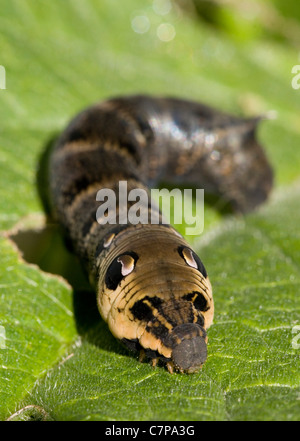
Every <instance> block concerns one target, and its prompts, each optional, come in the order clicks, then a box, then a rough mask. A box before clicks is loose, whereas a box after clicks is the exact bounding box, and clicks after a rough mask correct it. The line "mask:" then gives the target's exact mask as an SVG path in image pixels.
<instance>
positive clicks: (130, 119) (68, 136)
mask: <svg viewBox="0 0 300 441" xmlns="http://www.w3.org/2000/svg"><path fill="white" fill-rule="evenodd" d="M259 120H260V118H249V119H243V118H237V117H234V116H231V115H227V114H225V113H222V112H219V111H217V110H215V109H212V108H210V107H208V106H205V105H203V104H200V103H196V102H192V101H187V100H180V99H177V98H154V97H149V96H129V97H120V98H114V99H111V100H108V101H105V102H103V103H100V104H96V105H94V106H92V107H90V108H88V109H86V110H84V111H83V112H81V113H80V114H79V115H78V116H76V117H75V118H74V119H73V120H72V121H71V122H70V124H69V125H68V127H67V128H66V129H65V131H64V132H63V133H62V135H61V136H60V138H59V139H58V141H57V143H56V145H55V148H54V150H53V152H52V155H51V157H50V195H51V203H52V215H53V217H54V218H55V219H57V220H58V221H59V222H60V223H61V225H62V226H63V227H64V230H65V233H66V236H67V237H68V238H69V239H70V241H71V242H72V245H73V249H74V252H75V253H76V254H77V255H78V256H79V258H80V259H81V261H82V263H83V265H84V266H85V268H86V270H87V272H88V275H89V278H90V281H91V283H92V284H93V285H94V286H95V290H96V293H97V302H98V307H99V312H100V314H101V316H102V317H103V319H104V320H105V321H106V322H107V323H108V326H109V328H110V330H111V332H112V333H113V334H114V335H115V336H116V338H118V339H119V340H120V341H122V342H123V343H125V344H126V346H127V347H129V348H130V349H135V350H139V351H140V350H141V351H143V353H144V354H146V356H147V357H150V358H152V361H153V364H155V363H156V362H157V360H158V359H159V360H161V361H162V362H163V363H165V364H166V365H167V367H168V369H169V370H170V372H171V371H173V369H176V370H179V371H180V372H189V373H190V372H195V371H197V370H199V368H200V367H201V366H202V364H203V363H204V362H205V359H206V356H207V351H206V343H207V335H206V330H207V329H208V328H209V326H210V325H211V323H212V320H213V312H214V304H213V298H212V290H211V285H210V281H209V278H208V275H207V271H206V269H205V267H204V264H203V263H202V261H201V260H200V258H199V256H197V254H196V253H195V252H194V251H193V250H192V249H191V247H190V246H189V245H188V243H187V242H186V241H185V239H184V238H183V237H182V236H181V235H180V234H178V233H177V232H176V231H175V230H174V228H173V227H171V226H169V225H165V224H164V222H163V218H162V214H161V213H160V212H159V210H158V208H157V207H152V205H151V204H150V203H148V202H147V203H144V202H143V203H141V205H140V207H139V210H140V213H143V214H146V215H147V216H148V215H149V213H150V214H151V213H152V212H154V211H155V212H156V213H158V214H159V216H158V223H157V224H151V223H148V224H143V223H137V224H134V223H130V222H129V221H128V223H126V222H125V224H124V223H123V224H122V223H120V222H121V219H120V211H119V208H118V205H117V206H116V208H115V209H114V210H115V211H114V212H113V214H114V216H115V218H116V224H114V225H112V224H103V225H102V224H100V223H99V222H100V221H101V216H102V217H103V216H106V214H105V213H104V212H101V213H102V214H101V216H100V219H99V218H97V212H98V208H99V202H98V201H97V194H98V191H99V190H101V189H102V188H107V189H110V190H114V192H115V194H116V202H119V196H118V191H117V189H118V185H119V182H120V181H126V182H127V191H128V192H129V191H130V190H132V189H135V188H138V189H143V190H145V191H146V194H147V195H148V194H149V190H148V186H151V185H154V184H155V182H159V181H161V180H162V179H163V180H164V181H165V182H172V183H174V184H181V183H183V182H186V183H187V184H188V185H196V186H197V187H198V188H199V187H200V188H201V187H203V188H204V189H205V190H206V191H210V192H213V193H214V194H216V195H218V196H219V197H221V198H223V199H224V200H225V201H227V202H229V203H230V204H231V206H232V208H233V209H234V210H235V211H237V212H242V213H246V212H248V211H251V210H252V209H254V208H255V207H256V206H258V205H259V204H260V203H262V202H263V201H264V200H265V199H266V198H267V196H268V194H269V192H270V189H271V187H272V181H273V174H272V169H271V167H270V165H269V163H268V161H267V159H266V156H265V154H264V152H263V150H262V148H261V147H260V145H259V144H258V143H257V141H256V139H255V129H256V126H257V123H258V122H259ZM108 207H109V208H110V209H111V208H112V207H111V206H110V205H109V203H108ZM130 207H133V203H132V202H128V206H127V209H129V208H130ZM107 209H108V208H107ZM148 218H149V217H147V219H148Z"/></svg>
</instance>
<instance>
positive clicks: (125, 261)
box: [118, 254, 134, 277]
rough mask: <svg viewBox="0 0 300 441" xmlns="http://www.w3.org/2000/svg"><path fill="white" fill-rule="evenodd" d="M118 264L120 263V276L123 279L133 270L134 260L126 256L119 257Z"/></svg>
mask: <svg viewBox="0 0 300 441" xmlns="http://www.w3.org/2000/svg"><path fill="white" fill-rule="evenodd" d="M118 262H120V263H121V265H122V269H121V274H122V276H124V277H125V276H128V274H130V273H132V271H133V270H134V258H133V257H131V256H129V255H128V254H124V256H120V257H119V258H118Z"/></svg>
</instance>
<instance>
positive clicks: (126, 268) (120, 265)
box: [105, 252, 138, 290]
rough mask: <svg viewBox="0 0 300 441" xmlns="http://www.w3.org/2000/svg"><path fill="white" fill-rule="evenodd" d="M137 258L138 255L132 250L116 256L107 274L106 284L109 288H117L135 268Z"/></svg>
mask: <svg viewBox="0 0 300 441" xmlns="http://www.w3.org/2000/svg"><path fill="white" fill-rule="evenodd" d="M137 260H138V256H137V255H136V254H135V253H132V252H128V253H126V254H122V255H121V256H119V257H117V258H115V260H114V261H113V262H112V263H111V264H110V266H109V268H108V270H107V272H106V275H105V285H106V286H107V288H108V289H110V290H115V289H116V288H117V286H118V285H119V283H120V282H121V280H122V279H123V278H124V277H125V276H127V275H128V274H130V273H131V272H132V271H133V270H134V267H135V264H136V262H137Z"/></svg>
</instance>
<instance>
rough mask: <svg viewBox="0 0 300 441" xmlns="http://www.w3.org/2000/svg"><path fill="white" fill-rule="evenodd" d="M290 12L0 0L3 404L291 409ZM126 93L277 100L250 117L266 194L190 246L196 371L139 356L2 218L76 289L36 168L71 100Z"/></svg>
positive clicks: (229, 2)
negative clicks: (198, 323) (203, 285)
mask: <svg viewBox="0 0 300 441" xmlns="http://www.w3.org/2000/svg"><path fill="white" fill-rule="evenodd" d="M299 21H300V6H299V3H298V2H296V1H292V0H289V1H284V2H282V1H279V0H253V1H250V0H243V1H238V0H219V1H201V0H173V1H171V0H126V2H120V1H117V0H101V1H100V0H85V1H83V0H64V1H63V0H51V2H50V1H46V0H39V1H37V0H2V1H1V7H0V29H1V31H0V49H1V50H0V65H2V66H4V68H5V73H6V89H2V90H0V103H1V105H0V180H1V185H0V229H1V230H2V235H1V238H0V239H1V244H0V245H1V256H2V261H1V263H0V275H1V279H0V325H1V326H3V327H4V328H5V331H6V349H7V350H1V349H0V365H2V368H0V373H1V376H0V418H1V419H6V418H9V416H10V418H11V419H160V418H162V419H176V420H182V419H191V420H195V419H200V420H203V419H221V420H225V419H299V415H300V408H299V403H300V401H299V393H300V390H299V380H300V379H299V372H300V368H299V351H298V352H297V350H296V349H295V348H293V347H292V346H291V339H292V334H291V332H292V329H294V328H293V327H294V326H295V325H297V323H299V310H300V306H299V295H298V286H299V280H300V275H299V260H300V238H299V227H298V225H299V221H300V219H299V217H300V214H299V205H298V201H299V197H298V196H299V184H298V183H299V175H300V149H299V142H300V89H297V88H293V87H292V80H293V78H294V77H295V73H292V69H293V67H294V66H298V65H300V22H299ZM299 71H300V70H299ZM299 86H300V80H299ZM129 93H149V94H154V95H172V96H178V97H184V98H190V99H195V100H199V101H202V102H204V103H207V104H209V105H211V106H215V107H217V108H220V109H222V110H224V111H228V112H231V113H234V114H236V115H244V116H250V115H251V116H252V115H257V114H265V113H268V114H270V115H272V117H273V119H270V120H268V121H264V122H262V124H261V126H260V127H259V131H258V137H259V139H260V141H261V143H262V144H263V145H264V147H265V149H266V152H267V154H268V157H269V159H270V162H271V163H272V165H273V167H274V170H275V178H276V179H275V189H274V192H273V195H272V198H271V200H270V202H268V204H266V207H265V208H262V212H261V213H258V214H256V215H253V216H252V217H251V216H250V217H249V218H248V219H246V221H245V222H246V229H245V230H244V229H243V228H244V223H243V222H244V221H243V220H239V221H236V220H234V219H232V218H229V219H228V218H226V219H224V218H223V217H222V216H221V215H220V214H219V213H218V212H217V210H216V209H214V207H213V206H211V205H208V206H207V207H206V209H205V231H204V235H203V237H202V238H200V241H199V243H200V244H201V243H202V244H203V245H199V244H198V248H199V251H200V250H201V251H202V252H203V253H204V262H205V263H206V264H207V267H208V268H209V273H210V275H211V278H212V280H213V282H214V283H213V286H214V288H215V301H216V317H215V325H214V326H213V327H212V328H211V331H209V332H210V333H209V337H210V342H211V343H210V345H209V359H208V361H207V363H206V365H205V366H204V368H203V370H202V372H201V373H200V374H199V375H198V376H188V377H187V376H173V377H170V376H169V374H168V373H166V372H164V370H163V369H157V370H154V371H153V370H152V368H151V367H150V366H148V365H144V364H138V363H137V361H136V359H135V358H134V357H130V356H128V355H127V353H126V352H125V351H123V350H122V349H120V348H119V346H118V344H117V343H116V342H115V341H114V339H113V338H112V337H111V336H110V334H109V332H108V331H107V329H106V327H105V325H104V324H103V323H102V322H101V323H98V322H99V319H98V315H97V314H95V311H94V309H93V308H94V304H93V297H92V298H83V299H82V298H81V297H80V295H79V294H76V295H75V297H74V296H73V289H72V288H71V287H70V286H69V285H67V284H66V283H65V282H64V281H63V280H62V279H57V278H53V277H52V276H50V275H48V274H46V273H43V272H41V271H40V270H39V268H38V267H34V266H30V265H28V264H26V263H25V262H24V261H22V260H20V258H19V256H18V253H17V250H16V248H15V247H14V245H13V244H12V243H11V242H10V241H9V239H8V238H7V234H6V231H7V230H10V231H11V230H13V234H15V240H16V242H17V243H18V244H19V246H20V247H21V248H22V250H23V252H24V257H25V258H26V259H27V260H28V261H30V262H34V263H38V264H39V265H40V266H41V268H42V269H43V270H45V271H49V272H52V273H58V274H63V275H64V276H65V277H66V278H67V279H68V280H71V282H72V283H73V285H75V289H76V291H78V289H79V288H83V289H86V286H81V285H80V286H78V285H77V286H76V284H77V283H79V284H80V283H81V282H78V281H77V279H76V278H75V279H74V278H73V275H74V273H76V275H77V269H76V270H74V268H77V267H75V266H74V265H75V263H74V261H73V260H71V261H70V260H69V257H68V255H67V252H66V250H65V247H64V244H63V242H62V240H61V237H60V235H59V234H58V233H57V232H56V233H53V231H51V229H50V230H49V229H48V230H45V229H44V210H43V206H42V204H41V200H40V197H39V193H40V191H41V188H38V186H37V173H38V171H39V170H40V167H41V164H40V160H41V155H42V152H43V150H44V149H45V147H46V145H47V144H48V143H49V142H50V141H51V139H52V138H53V137H55V136H56V135H57V134H58V133H59V132H60V131H61V130H62V129H63V127H64V126H65V124H66V123H67V122H68V120H69V119H70V118H71V117H72V116H73V115H74V114H76V112H78V111H79V110H81V109H82V108H84V107H85V106H87V105H89V104H91V103H93V102H95V101H97V100H101V99H105V98H107V97H111V96H116V95H120V94H122V95H123V94H129ZM275 116H276V118H274V117H275ZM40 173H41V172H40ZM264 210H265V211H264ZM228 222H229V223H228ZM235 222H237V224H236V223H235ZM16 225H17V227H16ZM228 225H229V226H228ZM19 229H21V230H22V231H21V232H17V231H19ZM227 229H229V230H227ZM196 242H197V241H196ZM70 262H71V263H70ZM78 271H79V270H78ZM260 290H262V291H260ZM245 293H246V294H247V296H246V297H245ZM76 296H77V297H76ZM91 299H92V300H91ZM78 302H79V303H78ZM85 302H86V305H87V306H83V305H85ZM245 305H247V306H245ZM79 309H82V311H83V312H82V316H83V317H82V316H81V318H80V319H78V310H79ZM249 311H250V312H249ZM237 348H239V349H238V351H237ZM237 352H238V354H237ZM247 357H248V358H247ZM250 366H251V367H250ZM297 397H298V398H297ZM28 406H29V407H28ZM22 407H23V410H21V409H22Z"/></svg>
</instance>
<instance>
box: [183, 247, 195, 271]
mask: <svg viewBox="0 0 300 441" xmlns="http://www.w3.org/2000/svg"><path fill="white" fill-rule="evenodd" d="M182 255H183V257H184V260H185V261H186V263H187V264H188V265H189V266H191V267H192V268H196V269H198V265H197V262H196V261H195V259H194V256H193V254H192V251H191V250H189V249H188V248H184V249H183V250H182Z"/></svg>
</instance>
